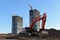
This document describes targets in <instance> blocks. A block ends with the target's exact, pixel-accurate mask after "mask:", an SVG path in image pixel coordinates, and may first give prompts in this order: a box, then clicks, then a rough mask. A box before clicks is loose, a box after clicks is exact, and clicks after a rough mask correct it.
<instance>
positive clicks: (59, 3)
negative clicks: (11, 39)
mask: <svg viewBox="0 0 60 40" xmlns="http://www.w3.org/2000/svg"><path fill="white" fill-rule="evenodd" d="M26 1H27V2H29V3H30V5H32V6H33V9H37V10H39V11H40V15H41V14H43V13H44V12H46V13H47V21H46V26H45V28H46V29H50V28H55V29H57V30H60V0H0V33H11V28H12V26H11V25H12V18H11V17H12V15H11V14H12V13H14V14H15V15H18V16H21V17H23V26H24V27H25V26H26V24H27V26H29V10H30V8H29V5H28V4H27V2H26Z"/></svg>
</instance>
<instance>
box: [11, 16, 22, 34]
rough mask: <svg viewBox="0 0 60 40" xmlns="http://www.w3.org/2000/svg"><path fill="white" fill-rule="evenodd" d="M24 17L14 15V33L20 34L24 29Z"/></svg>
mask: <svg viewBox="0 0 60 40" xmlns="http://www.w3.org/2000/svg"><path fill="white" fill-rule="evenodd" d="M22 27H23V18H22V17H20V16H12V34H18V33H20V32H21V31H22Z"/></svg>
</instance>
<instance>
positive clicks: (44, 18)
mask: <svg viewBox="0 0 60 40" xmlns="http://www.w3.org/2000/svg"><path fill="white" fill-rule="evenodd" d="M40 20H42V29H44V27H45V22H46V13H44V14H43V16H42V17H41V16H38V17H36V18H35V19H33V20H32V23H31V24H30V30H33V28H34V24H35V23H36V22H37V21H40Z"/></svg>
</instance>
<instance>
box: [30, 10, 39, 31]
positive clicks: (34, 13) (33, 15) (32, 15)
mask: <svg viewBox="0 0 60 40" xmlns="http://www.w3.org/2000/svg"><path fill="white" fill-rule="evenodd" d="M38 16H40V12H39V11H38V10H37V9H31V10H30V11H29V21H30V24H31V22H32V20H33V19H34V18H36V17H38ZM34 29H35V30H37V31H39V29H40V21H37V22H36V23H35V24H34Z"/></svg>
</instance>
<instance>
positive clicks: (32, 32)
mask: <svg viewBox="0 0 60 40" xmlns="http://www.w3.org/2000/svg"><path fill="white" fill-rule="evenodd" d="M40 20H42V30H44V29H45V23H46V13H44V14H43V15H40V16H38V17H35V18H34V19H33V20H32V22H31V24H30V26H29V27H25V31H26V32H22V33H19V34H21V35H23V36H24V35H25V36H38V37H39V36H40V35H39V32H40V31H37V30H35V29H34V24H35V23H36V22H37V21H40ZM36 27H37V26H36Z"/></svg>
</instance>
